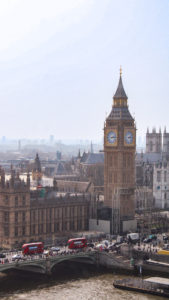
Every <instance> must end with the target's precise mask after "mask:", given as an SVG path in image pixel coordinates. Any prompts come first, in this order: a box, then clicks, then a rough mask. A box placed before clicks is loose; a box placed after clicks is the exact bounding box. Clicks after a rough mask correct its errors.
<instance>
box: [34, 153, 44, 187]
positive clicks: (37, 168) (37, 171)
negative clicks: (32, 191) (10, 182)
mask: <svg viewBox="0 0 169 300" xmlns="http://www.w3.org/2000/svg"><path fill="white" fill-rule="evenodd" d="M42 176H43V174H42V168H41V162H40V159H39V155H38V153H37V154H36V157H35V162H34V166H33V170H32V179H33V180H36V181H37V185H39V184H40V182H41V179H42Z"/></svg>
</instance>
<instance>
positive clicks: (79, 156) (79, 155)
mask: <svg viewBox="0 0 169 300" xmlns="http://www.w3.org/2000/svg"><path fill="white" fill-rule="evenodd" d="M78 158H81V154H80V149H79V153H78Z"/></svg>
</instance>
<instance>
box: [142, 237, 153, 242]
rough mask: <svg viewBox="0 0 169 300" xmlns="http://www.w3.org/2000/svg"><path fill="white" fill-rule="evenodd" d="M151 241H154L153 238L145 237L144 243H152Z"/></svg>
mask: <svg viewBox="0 0 169 300" xmlns="http://www.w3.org/2000/svg"><path fill="white" fill-rule="evenodd" d="M150 242H152V239H150V238H145V239H144V240H143V243H150Z"/></svg>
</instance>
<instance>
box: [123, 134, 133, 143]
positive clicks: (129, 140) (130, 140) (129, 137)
mask: <svg viewBox="0 0 169 300" xmlns="http://www.w3.org/2000/svg"><path fill="white" fill-rule="evenodd" d="M124 139H125V142H126V144H128V145H130V144H132V143H133V134H132V132H131V131H127V132H126V134H125V137H124Z"/></svg>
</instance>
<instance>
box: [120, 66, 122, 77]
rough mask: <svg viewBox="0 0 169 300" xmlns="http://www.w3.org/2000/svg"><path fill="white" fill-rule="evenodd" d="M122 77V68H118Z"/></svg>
mask: <svg viewBox="0 0 169 300" xmlns="http://www.w3.org/2000/svg"><path fill="white" fill-rule="evenodd" d="M121 75H122V67H121V66H120V76H121Z"/></svg>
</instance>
